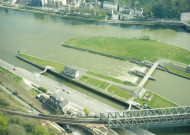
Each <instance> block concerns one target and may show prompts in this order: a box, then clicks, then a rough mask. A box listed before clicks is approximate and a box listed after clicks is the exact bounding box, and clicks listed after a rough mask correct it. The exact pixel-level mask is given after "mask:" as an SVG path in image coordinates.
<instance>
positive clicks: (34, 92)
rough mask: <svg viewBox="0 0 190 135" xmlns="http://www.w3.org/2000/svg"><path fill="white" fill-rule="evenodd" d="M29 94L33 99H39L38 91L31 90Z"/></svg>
mask: <svg viewBox="0 0 190 135" xmlns="http://www.w3.org/2000/svg"><path fill="white" fill-rule="evenodd" d="M29 93H30V94H31V95H32V96H33V97H35V98H36V97H37V95H38V94H40V93H39V92H38V91H36V90H34V89H32V90H30V91H29Z"/></svg>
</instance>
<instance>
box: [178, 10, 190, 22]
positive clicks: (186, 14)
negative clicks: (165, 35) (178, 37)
mask: <svg viewBox="0 0 190 135" xmlns="http://www.w3.org/2000/svg"><path fill="white" fill-rule="evenodd" d="M180 20H181V21H190V12H184V13H181V15H180Z"/></svg>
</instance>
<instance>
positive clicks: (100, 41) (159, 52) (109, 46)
mask: <svg viewBox="0 0 190 135" xmlns="http://www.w3.org/2000/svg"><path fill="white" fill-rule="evenodd" d="M67 44H68V45H72V46H76V47H81V48H85V49H90V50H94V51H97V52H101V53H106V54H110V55H114V56H118V57H123V58H136V59H139V60H149V61H151V62H154V61H156V60H157V59H158V58H164V59H170V60H173V61H178V62H182V63H186V64H189V62H190V51H187V50H185V49H182V48H179V47H176V46H173V45H169V44H165V43H162V42H158V41H155V40H149V39H126V38H110V37H95V38H88V39H73V40H69V41H68V42H67Z"/></svg>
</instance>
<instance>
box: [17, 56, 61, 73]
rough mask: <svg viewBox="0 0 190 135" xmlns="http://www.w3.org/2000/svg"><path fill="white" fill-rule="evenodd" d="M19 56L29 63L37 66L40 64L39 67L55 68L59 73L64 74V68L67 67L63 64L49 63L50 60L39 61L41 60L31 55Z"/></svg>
mask: <svg viewBox="0 0 190 135" xmlns="http://www.w3.org/2000/svg"><path fill="white" fill-rule="evenodd" d="M18 56H20V57H22V58H24V59H26V60H28V61H31V62H33V63H35V64H38V65H41V66H43V67H45V66H51V67H54V69H55V70H57V71H59V72H63V71H64V67H65V65H63V64H61V63H57V62H53V61H48V60H43V59H39V58H36V57H33V56H29V55H26V54H22V53H20V54H18Z"/></svg>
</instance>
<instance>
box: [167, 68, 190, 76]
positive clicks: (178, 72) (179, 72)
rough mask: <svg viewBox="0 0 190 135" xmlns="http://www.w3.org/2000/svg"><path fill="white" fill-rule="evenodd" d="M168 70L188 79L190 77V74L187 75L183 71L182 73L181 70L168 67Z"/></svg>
mask: <svg viewBox="0 0 190 135" xmlns="http://www.w3.org/2000/svg"><path fill="white" fill-rule="evenodd" d="M167 69H168V70H169V71H171V72H174V73H177V74H180V75H183V76H186V77H190V73H186V72H183V71H180V70H177V69H174V68H171V67H167Z"/></svg>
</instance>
